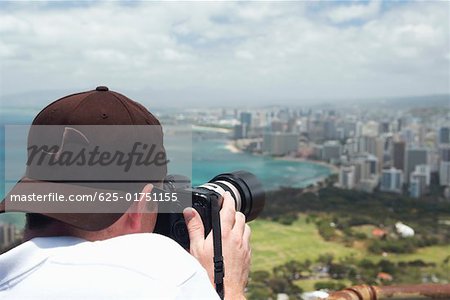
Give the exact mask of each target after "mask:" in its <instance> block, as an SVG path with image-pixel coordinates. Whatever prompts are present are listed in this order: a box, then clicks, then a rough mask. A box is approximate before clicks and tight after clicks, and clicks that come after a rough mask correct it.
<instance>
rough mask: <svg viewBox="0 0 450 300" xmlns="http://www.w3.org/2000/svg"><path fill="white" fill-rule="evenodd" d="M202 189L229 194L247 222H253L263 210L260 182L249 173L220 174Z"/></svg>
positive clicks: (263, 198)
mask: <svg viewBox="0 0 450 300" xmlns="http://www.w3.org/2000/svg"><path fill="white" fill-rule="evenodd" d="M202 187H203V188H207V189H211V190H214V191H219V190H223V191H224V192H230V194H231V195H232V196H233V198H234V200H235V203H236V210H237V211H240V212H242V213H243V214H244V215H245V217H246V219H247V221H251V220H254V219H255V218H256V217H257V216H258V215H259V213H260V212H261V211H262V210H263V208H264V204H265V193H264V189H263V187H262V184H261V182H259V180H258V179H257V178H256V176H255V175H253V174H252V173H250V172H246V171H235V172H231V173H224V174H220V175H217V176H216V177H214V178H213V179H212V180H210V181H209V183H207V184H204V185H202Z"/></svg>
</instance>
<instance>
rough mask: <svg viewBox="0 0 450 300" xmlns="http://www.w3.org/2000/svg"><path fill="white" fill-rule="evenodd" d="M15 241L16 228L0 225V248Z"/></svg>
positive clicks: (10, 225) (9, 225)
mask: <svg viewBox="0 0 450 300" xmlns="http://www.w3.org/2000/svg"><path fill="white" fill-rule="evenodd" d="M15 239H16V227H15V226H14V225H12V224H0V247H6V246H9V245H10V244H11V243H12V242H14V241H15Z"/></svg>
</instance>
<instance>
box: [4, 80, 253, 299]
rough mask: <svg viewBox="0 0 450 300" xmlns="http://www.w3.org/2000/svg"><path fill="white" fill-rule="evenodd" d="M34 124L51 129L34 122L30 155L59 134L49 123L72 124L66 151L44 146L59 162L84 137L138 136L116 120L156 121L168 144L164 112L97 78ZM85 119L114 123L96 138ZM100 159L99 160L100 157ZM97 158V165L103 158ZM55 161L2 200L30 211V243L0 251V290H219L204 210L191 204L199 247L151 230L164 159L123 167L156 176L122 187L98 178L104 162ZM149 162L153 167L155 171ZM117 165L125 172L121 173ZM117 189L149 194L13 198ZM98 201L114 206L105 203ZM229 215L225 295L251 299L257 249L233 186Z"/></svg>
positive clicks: (226, 206) (104, 293) (76, 294)
mask: <svg viewBox="0 0 450 300" xmlns="http://www.w3.org/2000/svg"><path fill="white" fill-rule="evenodd" d="M33 125H35V126H36V128H42V127H43V128H44V129H45V130H46V131H44V132H45V134H44V135H39V134H37V133H36V130H38V129H33V127H32V129H30V133H29V137H28V143H29V147H28V156H29V157H28V162H30V160H32V159H34V155H35V154H36V153H34V154H33V152H32V150H31V154H30V149H31V147H30V143H31V144H33V141H34V142H36V141H37V142H38V143H40V142H41V140H46V139H47V138H49V136H51V138H53V134H50V133H48V132H49V131H50V130H53V129H47V127H45V126H48V125H52V126H61V125H62V126H63V132H58V134H54V136H58V137H59V136H62V140H61V141H60V142H58V143H57V144H58V145H59V147H58V148H57V149H56V150H57V151H56V150H55V151H54V152H51V151H41V152H42V153H44V154H45V155H44V156H45V158H44V159H49V161H50V162H51V160H52V159H55V157H56V162H61V159H62V158H63V156H64V155H65V154H67V153H68V152H66V153H65V152H64V151H62V150H63V149H65V148H69V149H71V151H72V150H74V149H80V146H79V145H80V143H81V144H83V143H86V144H90V143H92V141H93V140H101V141H102V142H101V143H103V144H104V143H110V142H111V141H114V142H115V141H120V142H121V144H124V141H128V138H129V137H130V136H133V138H135V132H134V131H133V132H131V133H130V132H126V133H124V132H120V131H121V128H117V127H114V126H122V125H123V126H131V127H132V128H139V126H146V125H156V126H157V129H156V131H152V134H148V132H146V134H145V135H144V138H145V139H147V138H148V139H151V141H152V143H154V144H155V145H157V149H159V151H160V153H165V152H164V147H163V143H162V130H161V129H160V123H159V121H158V120H157V119H156V118H155V117H154V116H153V115H152V114H151V113H150V112H148V111H147V109H145V108H144V107H143V106H142V105H140V104H139V103H137V102H134V101H132V100H130V99H128V98H127V97H125V96H124V95H121V94H119V93H116V92H112V91H109V90H108V88H107V87H97V88H96V90H94V91H88V92H84V93H78V94H73V95H69V96H66V97H63V98H61V99H59V100H57V101H55V102H53V103H52V104H50V105H49V106H47V107H46V108H44V109H43V110H42V111H41V112H40V113H39V114H38V115H37V116H36V118H35V119H34V121H33ZM85 125H86V126H90V125H95V126H98V125H100V128H101V130H100V131H102V130H103V129H104V128H106V129H107V130H109V132H107V133H106V134H105V133H101V134H97V135H94V138H93V136H92V135H88V134H86V131H84V130H85V129H84V127H83V126H85ZM104 125H109V126H108V127H105V126H104ZM80 126H81V127H80ZM80 128H82V129H80ZM96 128H97V127H96ZM116 128H117V129H116ZM133 130H135V129H133ZM51 138H50V139H51ZM80 141H81V142H80ZM44 143H45V142H44ZM51 143H56V142H55V141H52V142H51ZM125 144H128V142H126V143H125ZM71 147H72V148H71ZM77 147H78V148H77ZM114 147H115V146H114ZM39 149H40V148H39ZM42 153H41V154H42ZM80 153H81V152H80ZM83 153H84V152H83ZM102 156H103V154H101V155H100V158H101V157H102ZM110 156H111V155H105V156H104V157H108V158H109V157H110ZM48 157H50V158H48ZM130 157H131V156H130ZM77 158H78V156H77ZM100 158H99V159H98V160H97V162H100V163H101V160H100ZM67 161H69V159H67ZM86 161H87V160H86V159H85V160H83V162H86ZM110 161H112V159H111V160H110ZM41 162H42V161H41ZM79 162H80V161H79ZM91 162H93V163H94V164H95V162H96V161H95V160H91ZM49 165H51V167H49V168H47V169H46V168H44V169H42V166H41V164H39V163H38V164H34V165H33V163H31V164H28V167H27V172H26V176H25V177H24V178H23V179H22V180H21V181H20V182H19V183H18V184H17V185H16V186H15V187H14V188H13V189H12V191H11V192H10V193H9V194H8V196H7V197H6V199H5V201H3V202H2V203H0V213H1V212H4V211H5V210H13V211H14V210H15V211H23V212H26V213H27V224H26V228H25V242H24V243H23V244H21V245H19V246H17V247H16V248H13V249H12V250H10V251H8V252H6V253H5V254H3V255H1V256H0V299H80V298H87V299H217V298H218V295H217V294H216V292H215V290H214V281H213V242H212V235H211V234H209V235H208V236H207V237H206V238H205V237H204V228H203V223H202V220H201V217H200V215H199V214H198V212H197V211H196V210H195V209H192V208H187V209H185V210H184V211H183V214H184V218H185V220H186V224H187V229H188V234H189V239H190V249H189V250H190V251H189V252H190V254H189V253H188V252H187V251H186V250H185V249H183V248H182V247H181V246H179V245H178V244H177V243H176V242H175V241H173V240H171V239H169V238H167V237H165V236H162V235H159V234H154V233H151V232H153V230H154V228H155V224H156V219H157V211H158V207H157V206H155V205H154V204H151V203H150V204H149V202H148V201H145V200H146V199H145V198H146V197H147V196H148V195H151V193H152V190H153V188H154V186H156V187H159V188H160V187H161V181H162V180H163V178H164V177H165V175H166V172H167V167H166V165H165V164H163V165H159V166H158V167H155V166H152V167H151V168H150V167H148V168H138V167H136V170H137V171H136V170H132V172H135V173H132V172H131V173H130V172H124V173H123V174H125V176H126V177H120V176H119V177H114V178H113V177H111V178H113V179H115V180H116V179H117V178H119V179H120V180H122V181H126V179H128V178H130V176H131V175H130V174H134V175H133V176H135V175H136V174H138V175H139V176H138V177H136V178H137V179H140V178H143V177H142V176H144V175H145V176H150V177H149V178H150V179H149V182H148V183H145V182H142V181H140V180H136V178H133V179H134V180H132V181H136V182H132V183H131V184H128V185H127V186H126V187H125V188H123V189H122V188H121V187H120V188H118V187H117V186H120V184H116V183H111V182H107V183H103V182H102V181H101V180H98V179H99V178H98V175H99V174H101V176H102V177H108V176H110V174H107V173H104V171H103V173H102V172H97V171H98V170H97V169H93V168H90V169H88V171H86V169H81V171H80V169H79V168H78V166H76V165H75V164H72V165H70V166H68V165H66V166H65V165H64V164H60V165H58V164H57V163H56V164H55V163H54V164H49ZM114 170H115V169H114ZM149 170H151V172H150V173H151V174H148V173H147V172H149ZM141 172H146V173H145V174H143V173H141ZM109 173H114V174H113V176H116V175H117V174H115V172H109ZM119 173H120V172H119ZM62 174H63V175H62ZM92 174H94V175H95V176H97V177H95V176H93V175H92ZM123 174H122V175H123ZM61 176H62V177H64V178H61ZM66 176H67V177H66ZM93 178H94V179H97V181H96V180H92V179H93ZM145 178H147V177H145ZM61 179H64V180H61ZM74 179H76V180H74ZM81 179H89V180H81ZM108 179H110V177H108ZM120 180H119V181H120ZM72 181H79V182H75V183H73V182H72ZM84 181H89V182H88V183H84ZM106 181H107V180H106ZM111 189H115V190H121V191H120V192H119V193H118V195H129V194H130V191H134V192H136V191H139V192H141V193H133V195H140V197H139V199H134V200H133V201H113V202H110V203H106V201H103V202H101V203H99V202H98V201H97V202H96V203H86V204H85V203H84V202H82V203H81V204H80V203H73V202H70V203H69V202H64V203H63V205H65V206H64V208H65V209H67V207H68V206H67V205H71V204H73V205H74V206H70V209H72V210H71V211H59V210H55V209H54V206H48V205H59V204H57V203H50V202H45V201H42V202H33V203H26V204H27V205H28V206H26V205H25V206H23V205H22V206H14V205H15V203H14V202H13V201H12V200H11V199H12V197H13V196H14V195H28V196H29V195H31V194H33V195H34V194H45V195H47V194H48V195H50V194H51V193H54V194H58V192H59V193H61V194H62V195H65V196H70V195H74V194H78V195H79V194H89V193H90V194H91V195H94V192H95V195H97V191H98V190H100V191H106V192H110V191H111ZM125 192H126V194H124V193H125ZM121 193H122V194H121ZM106 194H107V193H105V195H106ZM111 194H112V193H111ZM114 195H116V194H114ZM118 198H120V197H118ZM66 199H67V198H66ZM103 200H105V199H103ZM116 200H117V199H116ZM147 200H148V199H147ZM80 205H91V206H88V210H87V211H75V210H76V209H79V208H80V207H79V206H80ZM99 205H100V206H99ZM102 205H108V206H107V207H106V206H102ZM99 207H101V209H105V208H108V209H112V210H108V211H101V212H97V211H96V209H98V208H99ZM59 208H60V207H59V206H58V209H59ZM83 208H85V207H83ZM52 209H53V210H52ZM74 209H75V210H74ZM94 211H95V212H94ZM220 216H221V229H222V248H223V257H224V268H225V277H224V287H225V299H242V298H244V288H245V285H246V282H247V277H248V272H249V265H250V257H251V249H250V245H249V240H250V228H249V227H248V225H247V224H245V216H244V215H243V214H242V213H240V212H236V211H235V204H234V200H233V199H232V197H231V196H230V194H229V193H226V194H225V195H223V204H222V209H221V211H220Z"/></svg>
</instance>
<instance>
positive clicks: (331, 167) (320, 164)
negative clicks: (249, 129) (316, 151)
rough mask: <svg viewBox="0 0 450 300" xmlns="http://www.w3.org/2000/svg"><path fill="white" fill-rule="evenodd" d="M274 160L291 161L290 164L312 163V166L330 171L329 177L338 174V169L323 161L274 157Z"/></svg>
mask: <svg viewBox="0 0 450 300" xmlns="http://www.w3.org/2000/svg"><path fill="white" fill-rule="evenodd" d="M274 159H278V160H285V161H292V162H307V163H312V164H316V165H319V166H323V167H326V168H328V169H329V170H330V171H331V173H330V175H333V174H339V167H337V166H335V165H333V164H330V163H327V162H324V161H320V160H312V159H305V158H300V157H275V158H274Z"/></svg>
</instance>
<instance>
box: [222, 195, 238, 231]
mask: <svg viewBox="0 0 450 300" xmlns="http://www.w3.org/2000/svg"><path fill="white" fill-rule="evenodd" d="M235 205H236V204H235V203H234V199H233V197H232V196H231V194H230V193H229V192H226V193H225V194H224V195H223V203H222V209H221V210H220V221H221V222H220V223H221V224H220V225H221V227H222V232H227V231H230V230H231V229H232V228H233V226H234V220H235V218H236V208H235Z"/></svg>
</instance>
